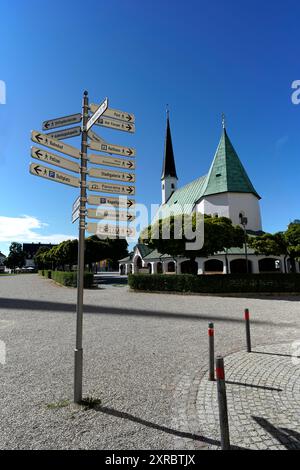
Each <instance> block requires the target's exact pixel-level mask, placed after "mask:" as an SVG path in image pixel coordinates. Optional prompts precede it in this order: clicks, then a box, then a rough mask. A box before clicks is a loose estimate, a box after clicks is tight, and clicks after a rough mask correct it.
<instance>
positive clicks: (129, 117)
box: [90, 103, 135, 123]
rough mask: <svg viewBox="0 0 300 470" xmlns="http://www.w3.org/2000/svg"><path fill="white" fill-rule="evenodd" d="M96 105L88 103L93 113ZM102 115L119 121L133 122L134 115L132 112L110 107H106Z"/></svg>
mask: <svg viewBox="0 0 300 470" xmlns="http://www.w3.org/2000/svg"><path fill="white" fill-rule="evenodd" d="M97 107H98V105H97V104H93V103H92V104H90V110H91V112H92V113H94V112H95V111H96V109H97ZM103 116H105V117H112V118H114V119H119V120H120V121H125V122H132V123H134V122H135V117H134V114H131V113H127V112H126V111H120V110H119V109H112V108H107V110H106V111H105V112H104V113H103Z"/></svg>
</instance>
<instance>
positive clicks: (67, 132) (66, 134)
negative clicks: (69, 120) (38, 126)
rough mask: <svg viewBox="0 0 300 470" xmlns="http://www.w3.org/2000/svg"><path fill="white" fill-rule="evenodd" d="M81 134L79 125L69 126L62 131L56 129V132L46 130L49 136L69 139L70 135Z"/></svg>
mask: <svg viewBox="0 0 300 470" xmlns="http://www.w3.org/2000/svg"><path fill="white" fill-rule="evenodd" d="M80 134H81V127H80V126H77V127H69V128H68V129H63V130H62V131H56V132H48V134H46V135H49V136H51V137H54V139H58V140H62V139H70V138H71V137H76V136H77V135H80Z"/></svg>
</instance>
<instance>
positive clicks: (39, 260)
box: [33, 246, 50, 269]
mask: <svg viewBox="0 0 300 470" xmlns="http://www.w3.org/2000/svg"><path fill="white" fill-rule="evenodd" d="M48 251H50V248H48V247H46V246H41V247H40V248H39V249H38V251H37V252H36V254H35V255H34V258H33V259H34V264H35V265H36V266H37V268H38V269H47V268H48V267H49V266H47V263H46V262H45V254H46V253H47V252H48Z"/></svg>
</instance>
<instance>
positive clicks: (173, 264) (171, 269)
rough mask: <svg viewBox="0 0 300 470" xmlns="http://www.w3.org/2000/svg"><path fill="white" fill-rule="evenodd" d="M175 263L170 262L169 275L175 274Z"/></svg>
mask: <svg viewBox="0 0 300 470" xmlns="http://www.w3.org/2000/svg"><path fill="white" fill-rule="evenodd" d="M175 271H176V269H175V262H174V261H169V263H168V273H175Z"/></svg>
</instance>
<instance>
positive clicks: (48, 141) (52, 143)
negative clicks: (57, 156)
mask: <svg viewBox="0 0 300 470" xmlns="http://www.w3.org/2000/svg"><path fill="white" fill-rule="evenodd" d="M31 140H32V141H33V142H36V143H37V144H40V145H44V146H45V147H49V148H50V149H54V150H57V151H58V152H61V153H65V154H66V155H70V156H71V157H74V158H80V156H81V153H80V150H78V149H77V148H75V147H72V145H68V144H65V143H64V142H61V141H60V140H57V139H54V138H53V137H50V136H49V135H47V134H41V133H40V132H38V131H31Z"/></svg>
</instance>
